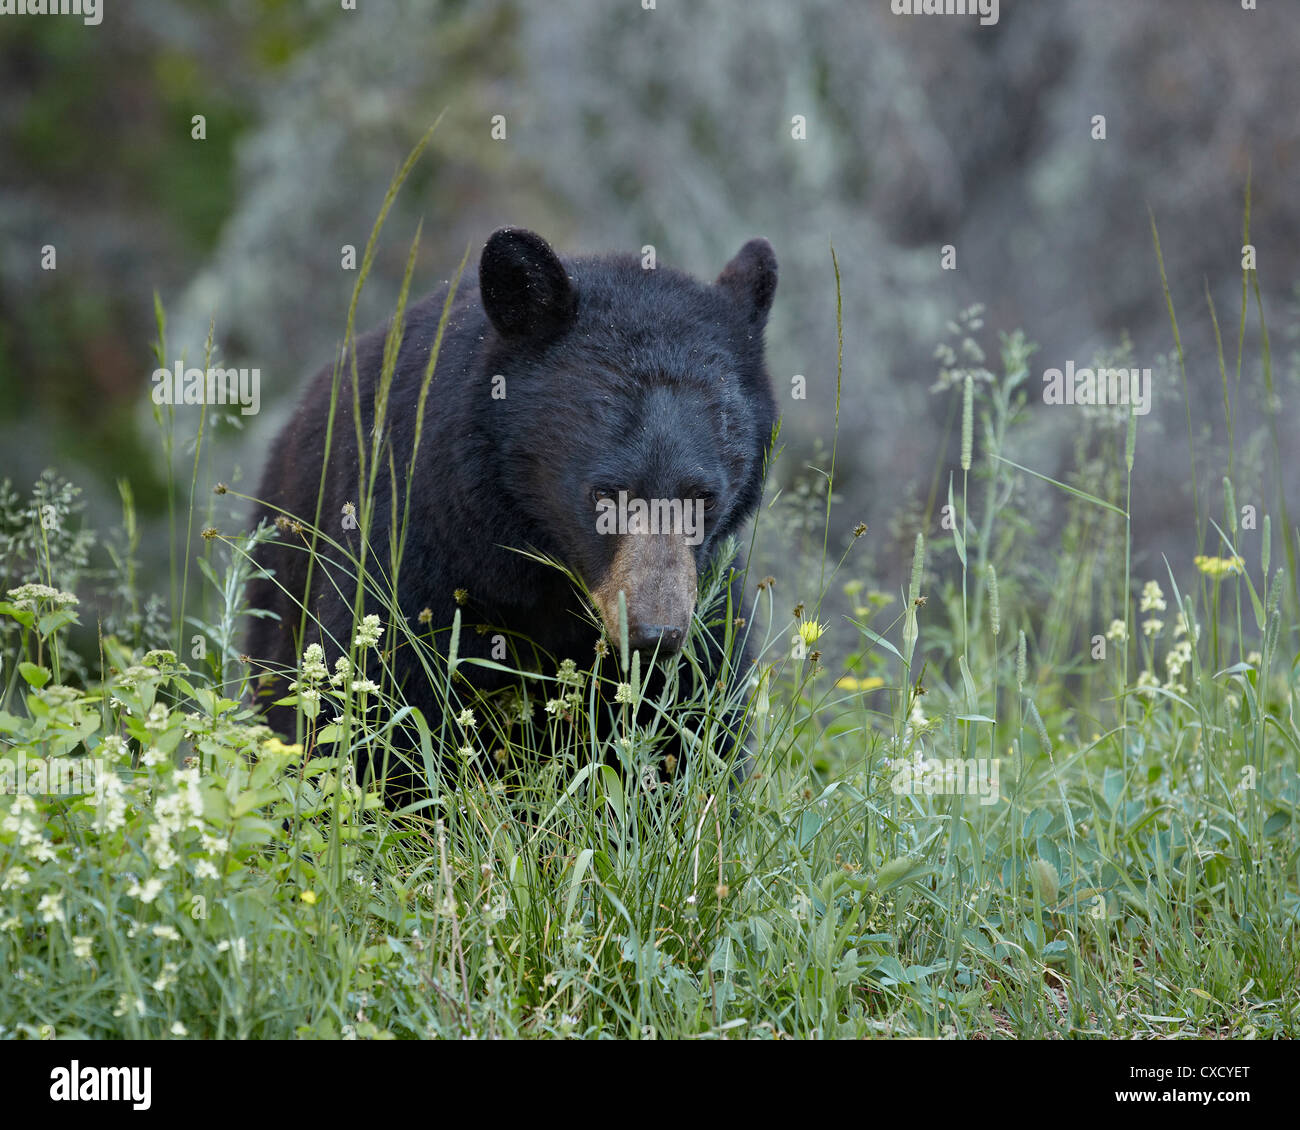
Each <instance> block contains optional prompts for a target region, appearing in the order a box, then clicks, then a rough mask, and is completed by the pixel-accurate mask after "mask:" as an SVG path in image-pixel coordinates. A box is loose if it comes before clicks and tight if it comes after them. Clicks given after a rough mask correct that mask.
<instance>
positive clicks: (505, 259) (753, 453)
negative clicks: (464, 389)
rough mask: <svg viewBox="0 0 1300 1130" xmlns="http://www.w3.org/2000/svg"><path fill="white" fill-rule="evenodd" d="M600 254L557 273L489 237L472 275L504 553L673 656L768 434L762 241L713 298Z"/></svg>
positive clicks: (752, 483)
mask: <svg viewBox="0 0 1300 1130" xmlns="http://www.w3.org/2000/svg"><path fill="white" fill-rule="evenodd" d="M646 254H647V257H646V258H638V257H636V256H633V255H614V256H602V257H592V258H575V259H566V260H561V259H560V258H559V257H557V256H556V254H555V252H554V251H552V249H551V248H550V246H549V245H548V244H547V243H546V241H545V240H543V239H542V238H541V237H540V236H537V235H535V234H534V233H532V232H529V231H523V230H520V229H510V228H506V229H502V230H500V231H498V232H496V233H495V234H493V235H492V237H491V238H490V239H489V240H488V242H487V244H486V246H485V247H484V249H483V255H482V258H481V261H480V264H479V289H480V294H481V298H482V303H483V309H484V311H485V312H486V314H487V317H488V320H489V322H490V324H491V330H490V331H489V339H490V340H489V341H488V342H487V343H486V344H487V346H488V348H487V350H486V355H485V362H486V369H485V371H482V372H480V374H479V377H480V378H481V379H482V380H483V381H484V382H485V384H484V386H483V387H484V388H489V387H490V389H491V392H490V394H488V393H485V395H491V397H492V398H493V410H494V413H496V415H495V420H496V423H497V424H498V425H499V426H498V427H494V428H493V429H492V432H493V435H494V440H493V442H494V443H496V444H498V445H499V447H498V454H499V458H498V460H497V465H498V466H499V467H500V468H502V474H501V476H500V480H499V489H501V490H503V491H505V492H506V493H507V495H508V496H509V500H510V503H511V505H510V507H509V511H510V513H512V514H515V515H518V521H519V524H520V526H521V528H520V529H519V530H514V531H510V532H509V536H510V538H511V539H512V541H514V542H515V543H516V544H518V545H521V546H522V545H530V546H532V547H534V548H537V549H541V550H542V551H544V552H547V553H549V554H551V555H552V556H554V557H555V558H557V559H558V560H559V561H561V562H562V563H563V564H564V565H565V566H566V567H567V568H569V569H570V570H571V571H572V572H574V573H575V574H576V575H577V576H579V577H581V578H582V580H583V581H584V582H585V584H586V585H587V587H588V589H589V590H590V591H591V593H592V594H593V596H594V598H595V601H596V603H597V605H598V607H599V611H600V614H601V618H602V620H603V622H604V626H605V628H606V630H607V631H608V632H609V634H610V636H611V637H612V638H613V639H614V640H618V638H619V634H620V624H619V593H620V592H621V593H622V594H623V598H624V602H625V607H626V609H627V631H628V639H629V643H630V645H631V646H632V647H634V648H636V649H638V650H643V651H646V650H654V649H657V650H658V651H659V653H660V654H668V653H672V652H675V651H676V650H677V649H678V648H680V647H681V645H682V643H683V642H684V640H685V638H686V634H687V629H688V628H689V625H690V620H691V616H692V614H693V612H694V611H695V606H696V596H697V582H698V578H699V575H700V572H701V570H702V568H703V567H704V565H705V564H706V563H707V562H708V561H709V560H710V556H711V554H712V553H713V551H714V550H715V549H716V548H717V546H718V545H719V543H720V541H721V539H723V538H725V537H726V536H727V535H728V534H729V533H731V532H732V531H734V530H736V529H737V528H738V527H739V526H740V524H741V523H742V522H744V521H745V520H746V519H747V518H748V517H749V516H750V515H751V514H752V513H753V511H754V509H755V508H756V506H757V505H758V501H759V497H760V494H761V491H762V479H763V473H764V463H765V459H766V455H767V449H768V446H769V444H770V442H771V438H772V430H773V425H774V423H775V419H776V406H775V402H774V400H773V397H772V390H771V382H770V380H769V378H768V374H767V370H766V365H765V362H764V354H763V329H764V326H765V324H766V322H767V315H768V311H769V310H770V309H771V306H772V298H773V295H774V293H775V291H776V278H777V267H776V256H775V255H774V254H773V251H772V247H771V245H770V244H769V243H768V242H767V240H765V239H753V240H750V241H749V242H748V243H746V244H745V245H744V247H742V248H741V249H740V251H739V252H738V253H737V255H736V256H735V258H733V259H732V260H731V261H730V262H729V263H728V264H727V265H726V267H725V268H724V269H723V271H722V273H721V274H720V275H719V276H718V278H717V280H716V281H715V282H714V283H713V284H712V285H707V284H704V283H700V282H698V281H696V280H695V279H692V278H691V277H689V276H688V275H685V274H682V273H680V272H678V271H673V270H670V269H667V268H663V267H656V266H655V265H654V264H653V260H652V258H651V257H650V256H651V252H650V251H649V249H647V253H646Z"/></svg>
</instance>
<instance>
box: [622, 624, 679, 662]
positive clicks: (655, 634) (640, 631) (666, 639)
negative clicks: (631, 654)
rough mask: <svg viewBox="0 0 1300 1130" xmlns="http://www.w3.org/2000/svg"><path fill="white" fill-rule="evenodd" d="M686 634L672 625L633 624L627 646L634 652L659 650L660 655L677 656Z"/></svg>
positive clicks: (628, 634) (628, 635)
mask: <svg viewBox="0 0 1300 1130" xmlns="http://www.w3.org/2000/svg"><path fill="white" fill-rule="evenodd" d="M685 635H686V633H685V632H684V631H682V629H681V628H675V627H673V626H672V625H670V624H646V625H642V624H633V625H631V626H630V628H629V631H628V633H627V645H628V647H630V648H632V650H633V651H641V652H649V651H654V650H655V648H658V649H659V654H660V655H675V654H676V653H677V652H679V651H681V649H682V640H683V638H684V637H685Z"/></svg>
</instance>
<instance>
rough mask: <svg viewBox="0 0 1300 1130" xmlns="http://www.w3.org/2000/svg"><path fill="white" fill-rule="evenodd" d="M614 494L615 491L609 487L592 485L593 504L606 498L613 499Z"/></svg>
mask: <svg viewBox="0 0 1300 1130" xmlns="http://www.w3.org/2000/svg"><path fill="white" fill-rule="evenodd" d="M614 494H615V492H614V491H612V490H610V489H608V488H607V487H592V488H591V501H592V504H593V505H595V504H596V503H600V502H604V501H606V500H609V501H613V499H614Z"/></svg>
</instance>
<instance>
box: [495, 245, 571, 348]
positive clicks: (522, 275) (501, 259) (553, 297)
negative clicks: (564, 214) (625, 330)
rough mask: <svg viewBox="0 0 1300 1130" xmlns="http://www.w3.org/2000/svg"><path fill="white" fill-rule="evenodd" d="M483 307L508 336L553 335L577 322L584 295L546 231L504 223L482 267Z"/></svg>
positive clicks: (543, 336)
mask: <svg viewBox="0 0 1300 1130" xmlns="http://www.w3.org/2000/svg"><path fill="white" fill-rule="evenodd" d="M478 281H479V293H480V294H481V295H482V296H483V309H484V310H486V311H487V316H488V317H489V318H491V319H492V324H493V325H494V326H495V327H496V328H497V330H498V332H500V333H501V334H502V336H504V337H529V338H547V337H553V336H555V335H556V334H558V333H560V332H561V331H562V330H565V329H567V328H568V327H569V325H570V324H571V323H572V322H573V319H574V315H575V314H576V313H577V309H578V296H577V294H576V293H575V291H574V289H573V284H572V283H571V282H570V281H569V276H568V273H567V272H566V271H565V269H564V264H562V263H561V262H560V260H559V259H558V258H557V257H556V254H555V252H554V251H552V250H551V246H550V244H549V243H547V242H546V240H544V239H543V238H542V237H541V236H540V235H536V234H535V233H533V232H530V231H525V230H524V229H523V228H501V229H500V230H499V231H495V232H493V233H492V235H491V236H490V237H489V238H488V241H487V243H486V244H484V246H483V255H482V257H481V258H480V259H479V268H478Z"/></svg>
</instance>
